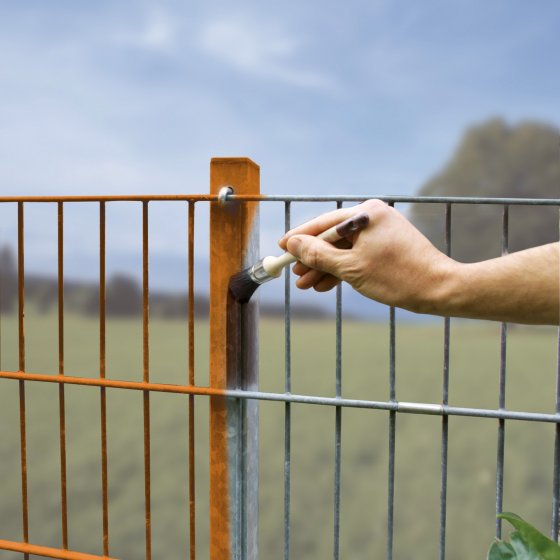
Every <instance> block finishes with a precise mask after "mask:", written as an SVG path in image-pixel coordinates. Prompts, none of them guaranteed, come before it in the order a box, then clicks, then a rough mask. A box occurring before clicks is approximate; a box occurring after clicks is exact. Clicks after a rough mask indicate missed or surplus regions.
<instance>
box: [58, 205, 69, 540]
mask: <svg viewBox="0 0 560 560" xmlns="http://www.w3.org/2000/svg"><path fill="white" fill-rule="evenodd" d="M58 373H59V375H64V203H62V202H59V203H58ZM58 410H59V434H60V436H59V438H60V511H61V517H62V548H64V549H67V548H68V500H67V492H66V404H65V394H64V384H60V385H59V387H58Z"/></svg>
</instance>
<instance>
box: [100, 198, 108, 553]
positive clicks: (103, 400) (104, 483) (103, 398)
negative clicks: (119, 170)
mask: <svg viewBox="0 0 560 560" xmlns="http://www.w3.org/2000/svg"><path fill="white" fill-rule="evenodd" d="M105 229H106V228H105V202H100V203H99V376H100V378H101V379H105V367H106V360H105V340H106V332H105V331H106V329H105V327H106V272H105V262H106V249H105ZM99 404H100V410H101V506H102V510H103V554H104V555H105V556H109V490H108V485H109V483H108V476H107V395H106V392H105V387H101V389H100V394H99Z"/></svg>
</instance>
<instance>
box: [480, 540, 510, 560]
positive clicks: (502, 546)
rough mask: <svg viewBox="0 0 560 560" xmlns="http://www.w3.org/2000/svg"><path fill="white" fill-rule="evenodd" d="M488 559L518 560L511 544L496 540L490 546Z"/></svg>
mask: <svg viewBox="0 0 560 560" xmlns="http://www.w3.org/2000/svg"><path fill="white" fill-rule="evenodd" d="M486 560H516V556H515V552H514V550H513V548H512V547H511V545H510V544H508V543H506V542H504V541H496V542H494V543H493V544H492V546H491V547H490V550H489V551H488V556H487V557H486Z"/></svg>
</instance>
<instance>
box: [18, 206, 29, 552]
mask: <svg viewBox="0 0 560 560" xmlns="http://www.w3.org/2000/svg"><path fill="white" fill-rule="evenodd" d="M18 351H19V371H22V372H24V371H25V325H24V214H23V202H18ZM25 416H26V414H25V381H23V380H20V381H19V429H20V453H21V508H22V528H23V542H24V543H28V542H29V510H28V499H27V436H26V421H25ZM24 558H25V560H28V559H29V554H28V553H25V555H24Z"/></svg>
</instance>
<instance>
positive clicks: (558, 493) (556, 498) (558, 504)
mask: <svg viewBox="0 0 560 560" xmlns="http://www.w3.org/2000/svg"><path fill="white" fill-rule="evenodd" d="M557 356H558V357H557V362H556V368H557V370H556V412H557V413H560V328H559V329H558V354H557ZM559 509H560V424H556V425H555V435H554V471H553V481H552V528H551V531H550V538H551V539H552V540H554V541H558V525H559V521H558V514H559Z"/></svg>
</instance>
